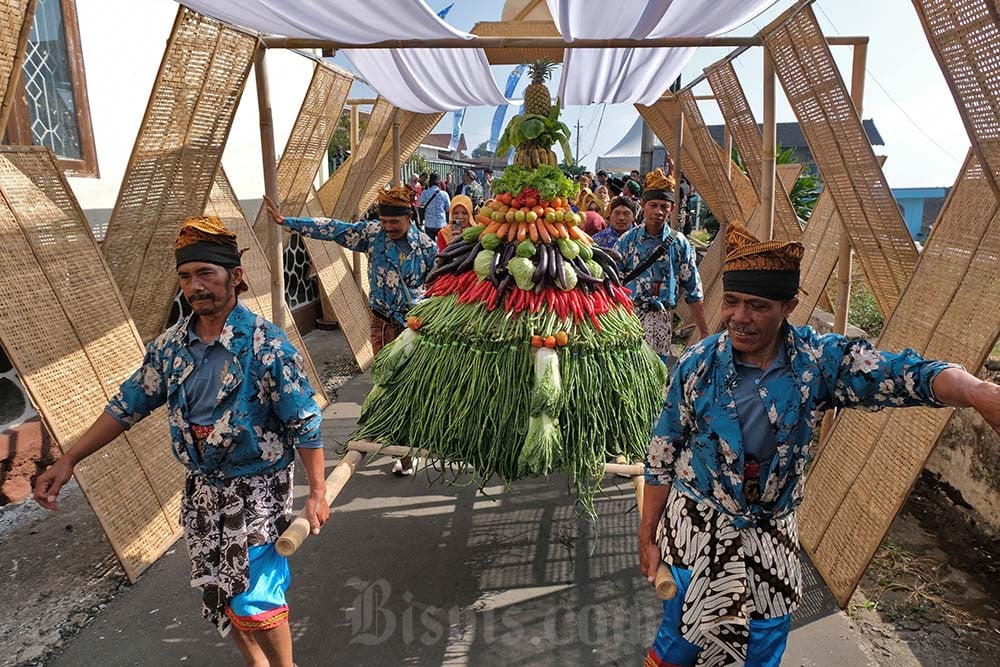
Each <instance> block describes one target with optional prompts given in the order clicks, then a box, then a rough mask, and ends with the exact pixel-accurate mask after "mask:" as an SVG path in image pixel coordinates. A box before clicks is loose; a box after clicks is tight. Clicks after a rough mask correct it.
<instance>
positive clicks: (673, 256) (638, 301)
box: [616, 169, 708, 364]
mask: <svg viewBox="0 0 1000 667" xmlns="http://www.w3.org/2000/svg"><path fill="white" fill-rule="evenodd" d="M642 202H643V203H642V214H643V225H642V226H640V227H636V228H634V229H632V230H631V231H628V232H625V233H624V234H622V236H621V238H619V239H618V243H617V246H616V248H617V250H618V253H619V254H620V255H621V256H622V260H621V269H622V273H623V274H626V275H628V274H631V273H634V272H635V271H637V270H638V269H643V270H642V271H641V272H639V274H638V275H637V276H635V277H634V278H633V279H632V280H630V281H628V283H627V284H626V287H628V288H629V289H630V290H631V291H632V301H633V303H634V304H635V307H636V311H637V313H636V314H637V316H638V317H639V321H640V322H642V327H643V329H644V330H645V332H646V333H645V339H646V342H647V343H649V345H650V347H652V348H653V349H654V350H656V353H657V354H659V355H660V358H661V359H662V360H663V361H664V363H668V364H669V363H670V361H671V357H672V352H671V348H670V343H671V338H672V334H673V317H674V308H675V307H676V306H677V299H678V297H679V296H680V290H681V288H682V287H683V288H684V291H685V292H686V294H687V296H686V298H685V301H686V302H687V303H688V305H689V306H690V309H691V315H692V317H693V318H694V321H695V324H697V325H698V330H699V331H700V332H701V336H702V337H704V336H707V335H708V323H707V322H706V321H705V308H704V305H703V303H702V302H703V301H704V299H705V297H704V294H703V293H702V287H701V277H700V276H699V275H698V265H697V257H696V256H695V252H694V248H692V247H691V244H690V243H689V242H688V240H687V239H686V238H684V235H683V234H679V233H677V232H676V231H674V230H672V229H671V228H670V225H669V224H667V220H668V218H669V217H670V212H671V210H673V206H674V181H673V177H668V176H664V175H663V170H662V169H657V170H656V171H653V172H650V173H649V174H648V175H647V176H646V188H645V190H644V191H643V193H642ZM651 257H653V258H655V259H653V261H650V258H651ZM643 267H645V268H643Z"/></svg>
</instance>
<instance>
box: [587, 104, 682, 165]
mask: <svg viewBox="0 0 1000 667" xmlns="http://www.w3.org/2000/svg"><path fill="white" fill-rule="evenodd" d="M665 155H666V151H665V150H664V148H663V144H662V143H661V142H660V140H659V138H657V137H656V136H654V137H653V164H654V165H656V164H659V163H661V162H662V161H663V159H664V157H665ZM641 159H642V117H641V116H640V117H638V118H636V119H635V123H633V124H632V127H630V128H629V130H628V132H626V133H625V136H623V137H622V138H621V139H619V140H618V143H617V144H615V145H614V146H613V147H612V148H610V149H609V150H608V152H607V153H605V154H604V155H602V156H600V157H599V158H597V165H596V167H595V168H596V169H597V170H598V171H600V170H601V169H603V170H604V171H609V172H626V171H632V170H633V169H638V168H639V161H640V160H641Z"/></svg>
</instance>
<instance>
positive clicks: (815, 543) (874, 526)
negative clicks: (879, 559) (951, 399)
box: [799, 153, 1000, 607]
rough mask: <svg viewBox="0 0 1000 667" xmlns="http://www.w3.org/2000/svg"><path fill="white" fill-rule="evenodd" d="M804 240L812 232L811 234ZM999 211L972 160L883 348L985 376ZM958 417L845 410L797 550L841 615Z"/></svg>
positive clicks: (816, 477)
mask: <svg viewBox="0 0 1000 667" xmlns="http://www.w3.org/2000/svg"><path fill="white" fill-rule="evenodd" d="M807 231H808V230H807ZM997 266H1000V206H998V204H997V197H996V195H995V193H994V192H993V190H992V187H991V183H990V179H989V178H988V177H987V175H986V173H985V171H984V169H983V168H982V167H981V164H980V162H979V160H978V159H977V158H976V157H974V156H973V155H972V154H971V153H970V155H969V157H968V158H967V159H966V162H965V165H964V166H963V169H962V174H961V176H960V178H959V180H958V182H957V183H956V184H955V187H954V189H953V190H952V192H951V193H950V194H949V197H948V199H947V201H946V202H945V206H944V208H943V209H942V210H941V213H940V215H939V216H938V219H937V222H936V224H935V225H934V229H933V232H932V233H931V236H930V238H929V239H928V242H927V246H926V247H925V248H924V251H923V254H922V255H921V258H920V263H919V264H918V265H917V268H916V271H915V272H914V275H913V278H912V280H911V281H910V283H909V286H908V287H907V289H906V291H905V293H904V294H903V296H902V298H901V299H900V300H899V304H898V305H897V307H896V309H895V310H894V311H893V313H892V315H891V317H890V318H889V319H888V321H887V322H886V325H885V329H884V330H883V332H882V336H881V337H880V339H879V346H880V347H882V348H884V349H890V350H899V349H901V348H903V347H912V348H914V349H916V350H917V351H918V352H920V353H921V354H923V355H925V356H926V357H929V358H939V359H948V360H949V361H954V362H957V363H961V364H964V365H965V366H966V368H970V369H974V368H980V367H981V366H982V364H983V362H984V361H985V359H986V356H987V355H988V354H989V351H990V348H991V347H992V345H993V344H994V342H995V340H996V338H997V335H998V334H1000V310H998V309H997V307H996V304H997V303H998V302H1000V275H998V273H997ZM951 414H952V411H951V410H947V409H932V408H907V409H895V410H886V411H884V412H879V413H867V412H861V411H857V410H847V411H845V412H844V413H843V414H842V415H841V416H840V417H839V418H838V419H837V421H836V422H835V426H834V429H833V431H832V432H831V434H830V436H829V438H828V439H827V441H826V442H825V443H824V446H823V449H822V450H821V452H820V454H819V456H818V458H817V460H816V462H815V464H814V465H813V467H812V470H811V472H810V474H809V478H808V481H807V482H806V490H805V502H804V503H803V504H802V507H801V509H800V511H799V517H800V541H801V543H802V545H803V547H804V548H805V549H806V551H807V552H808V553H809V555H810V557H811V559H812V562H813V564H814V565H815V566H816V568H817V569H818V570H819V571H820V573H821V574H822V575H823V578H824V579H825V580H826V583H827V585H829V587H830V590H831V591H833V593H834V595H835V596H836V597H837V600H838V601H839V602H840V604H841V606H842V607H843V606H846V605H847V602H848V600H849V598H850V596H851V593H852V592H853V591H854V589H855V587H856V586H857V583H858V581H859V580H860V578H861V576H862V574H863V573H864V570H865V568H866V567H867V565H868V562H869V561H870V560H871V558H872V556H873V555H874V553H875V550H876V549H877V548H878V546H879V544H880V543H881V542H882V539H883V538H884V536H885V534H886V532H887V531H888V529H889V525H890V524H891V523H892V520H893V518H894V517H895V516H896V514H897V513H898V512H899V509H900V507H901V506H902V504H903V502H904V500H905V499H906V496H907V495H908V494H909V491H910V489H911V488H912V486H913V483H914V482H915V481H916V478H917V476H918V475H919V474H920V471H921V470H922V469H923V467H924V463H925V462H926V460H927V457H928V456H929V455H930V452H931V450H932V449H933V447H934V444H935V443H936V442H937V439H938V437H939V436H940V434H941V431H942V430H944V427H945V426H946V425H947V423H948V420H949V419H950V417H951Z"/></svg>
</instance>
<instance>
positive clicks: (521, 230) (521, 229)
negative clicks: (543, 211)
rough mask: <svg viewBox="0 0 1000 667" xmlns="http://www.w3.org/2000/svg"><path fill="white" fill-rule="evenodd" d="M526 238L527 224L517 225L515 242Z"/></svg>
mask: <svg viewBox="0 0 1000 667" xmlns="http://www.w3.org/2000/svg"><path fill="white" fill-rule="evenodd" d="M526 238H528V225H523V224H522V225H518V226H517V242H518V243H520V242H521V241H523V240H524V239H526Z"/></svg>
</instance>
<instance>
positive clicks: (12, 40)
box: [0, 0, 37, 135]
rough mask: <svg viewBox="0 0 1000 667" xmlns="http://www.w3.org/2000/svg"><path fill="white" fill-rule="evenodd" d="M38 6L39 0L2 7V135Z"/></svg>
mask: <svg viewBox="0 0 1000 667" xmlns="http://www.w3.org/2000/svg"><path fill="white" fill-rule="evenodd" d="M36 4H37V0H8V1H7V2H4V3H3V4H2V5H0V90H2V91H3V101H2V102H0V135H3V133H4V132H5V131H6V130H7V119H8V118H10V110H11V108H12V107H13V105H14V97H15V95H16V91H17V88H18V85H17V84H18V81H19V80H20V77H21V74H20V72H21V65H22V64H23V63H24V52H25V50H26V47H27V44H28V34H29V33H30V32H31V26H32V24H33V23H34V19H35V5H36Z"/></svg>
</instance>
